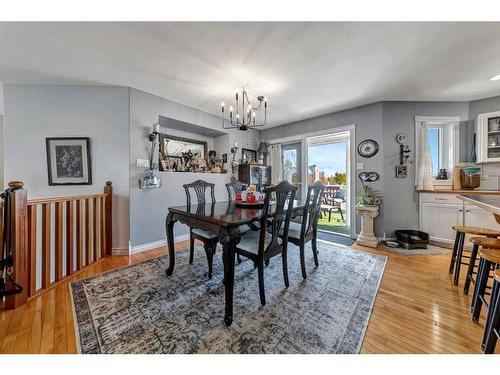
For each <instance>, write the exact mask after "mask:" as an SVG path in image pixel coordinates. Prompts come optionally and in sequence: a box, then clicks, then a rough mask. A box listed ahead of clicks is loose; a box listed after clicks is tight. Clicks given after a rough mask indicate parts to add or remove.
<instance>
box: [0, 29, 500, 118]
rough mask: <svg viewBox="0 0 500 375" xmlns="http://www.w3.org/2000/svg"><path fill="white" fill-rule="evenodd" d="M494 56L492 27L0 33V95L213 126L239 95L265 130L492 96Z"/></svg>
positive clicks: (496, 70) (497, 32)
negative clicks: (27, 89) (143, 104)
mask: <svg viewBox="0 0 500 375" xmlns="http://www.w3.org/2000/svg"><path fill="white" fill-rule="evenodd" d="M499 51H500V23H359V22H358V23H340V22H337V23H333V22H332V23H306V22H304V23H279V22H271V23H264V22H257V23H220V22H213V23H193V22H185V23H169V22H157V23H155V22H144V23H125V22H122V23H111V22H109V23H95V22H88V23H0V83H42V84H105V85H122V86H130V87H135V88H137V89H141V90H144V91H147V92H150V93H153V94H156V95H159V96H163V97H165V98H168V99H171V100H174V101H176V102H179V103H183V104H187V105H190V106H192V107H195V108H198V109H201V110H204V111H207V112H211V113H214V114H219V111H220V102H221V101H225V102H226V103H227V105H229V104H231V103H230V102H231V100H232V97H233V94H234V92H235V90H236V89H238V88H239V87H242V86H245V87H246V88H247V89H248V91H249V92H250V94H251V95H253V96H257V95H266V96H268V97H269V100H270V109H269V120H270V125H271V126H272V125H279V124H283V123H287V122H291V121H296V120H300V119H304V118H307V117H312V116H317V115H320V114H324V113H328V112H333V111H337V110H341V109H345V108H349V107H353V106H357V105H362V104H367V103H371V102H375V101H380V100H472V99H479V98H483V97H488V96H494V95H499V94H500V81H496V82H491V81H489V78H490V77H492V76H494V75H496V74H500V53H499ZM0 113H3V112H0Z"/></svg>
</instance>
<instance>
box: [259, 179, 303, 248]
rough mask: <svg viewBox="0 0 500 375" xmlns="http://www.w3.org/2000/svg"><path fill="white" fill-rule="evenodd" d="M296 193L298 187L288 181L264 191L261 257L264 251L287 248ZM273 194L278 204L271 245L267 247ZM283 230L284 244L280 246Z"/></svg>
mask: <svg viewBox="0 0 500 375" xmlns="http://www.w3.org/2000/svg"><path fill="white" fill-rule="evenodd" d="M296 192H297V186H294V185H292V184H290V183H289V182H288V181H282V182H280V183H279V184H278V185H276V186H274V187H267V188H265V189H264V193H265V198H264V208H263V213H262V217H261V219H260V239H259V256H260V255H262V254H263V253H264V251H272V250H273V249H278V248H279V249H281V248H282V246H286V242H287V239H288V227H289V226H290V219H291V217H292V211H293V200H294V198H295V193H296ZM272 193H274V196H275V197H276V202H275V204H274V207H273V209H274V213H273V216H272V218H271V223H270V228H271V231H270V233H271V236H272V237H271V243H270V244H269V245H268V246H267V247H265V238H266V232H267V227H268V223H267V221H268V218H269V209H270V196H271V194H272ZM285 205H286V207H285ZM285 209H286V211H285ZM281 228H283V242H282V244H281V245H280V243H279V241H278V239H279V238H280V236H279V234H280V231H281Z"/></svg>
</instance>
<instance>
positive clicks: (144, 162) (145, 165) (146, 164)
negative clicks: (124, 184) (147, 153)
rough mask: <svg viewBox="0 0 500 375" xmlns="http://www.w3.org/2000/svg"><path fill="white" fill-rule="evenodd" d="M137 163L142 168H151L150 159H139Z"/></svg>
mask: <svg viewBox="0 0 500 375" xmlns="http://www.w3.org/2000/svg"><path fill="white" fill-rule="evenodd" d="M136 165H137V166H138V167H142V168H149V160H148V159H137V161H136Z"/></svg>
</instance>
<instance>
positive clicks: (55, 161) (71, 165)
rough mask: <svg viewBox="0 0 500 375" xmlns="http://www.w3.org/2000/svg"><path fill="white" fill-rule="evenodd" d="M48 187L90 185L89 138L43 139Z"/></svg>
mask: <svg viewBox="0 0 500 375" xmlns="http://www.w3.org/2000/svg"><path fill="white" fill-rule="evenodd" d="M45 146H46V149H47V170H48V177H49V185H51V186H52V185H92V165H91V161H90V138H88V137H79V138H73V137H71V138H65V137H59V138H45Z"/></svg>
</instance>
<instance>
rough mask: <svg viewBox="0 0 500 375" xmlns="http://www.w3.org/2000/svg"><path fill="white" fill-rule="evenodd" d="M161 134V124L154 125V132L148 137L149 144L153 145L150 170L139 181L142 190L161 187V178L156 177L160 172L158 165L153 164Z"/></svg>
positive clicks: (150, 153) (150, 155)
mask: <svg viewBox="0 0 500 375" xmlns="http://www.w3.org/2000/svg"><path fill="white" fill-rule="evenodd" d="M159 134H160V124H154V125H153V131H152V132H151V133H149V135H148V139H149V142H150V143H151V148H150V152H149V169H146V171H145V172H144V177H143V178H140V179H139V188H140V189H151V188H159V187H160V185H161V180H160V178H159V177H158V176H156V171H157V170H158V164H157V163H153V157H154V153H155V148H156V141H157V139H158V135H159ZM160 164H161V163H160Z"/></svg>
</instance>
